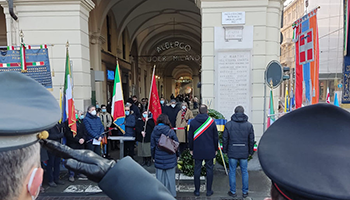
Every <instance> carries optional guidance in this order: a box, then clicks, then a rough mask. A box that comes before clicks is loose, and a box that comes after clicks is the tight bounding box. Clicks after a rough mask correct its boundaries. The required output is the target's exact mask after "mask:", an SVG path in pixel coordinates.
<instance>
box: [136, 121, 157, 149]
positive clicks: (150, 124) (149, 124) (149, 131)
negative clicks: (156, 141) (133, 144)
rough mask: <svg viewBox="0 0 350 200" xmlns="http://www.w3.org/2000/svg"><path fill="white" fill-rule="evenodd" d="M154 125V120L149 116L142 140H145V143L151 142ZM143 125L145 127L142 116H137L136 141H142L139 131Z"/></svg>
mask: <svg viewBox="0 0 350 200" xmlns="http://www.w3.org/2000/svg"><path fill="white" fill-rule="evenodd" d="M154 126H155V124H154V120H153V119H152V118H149V119H148V121H147V126H146V135H145V138H144V141H143V142H146V143H149V142H151V135H152V132H153V129H154ZM144 127H145V122H144V121H143V120H142V118H139V119H138V120H137V122H136V127H135V134H136V141H138V142H142V140H143V137H142V134H141V132H142V131H143V129H144Z"/></svg>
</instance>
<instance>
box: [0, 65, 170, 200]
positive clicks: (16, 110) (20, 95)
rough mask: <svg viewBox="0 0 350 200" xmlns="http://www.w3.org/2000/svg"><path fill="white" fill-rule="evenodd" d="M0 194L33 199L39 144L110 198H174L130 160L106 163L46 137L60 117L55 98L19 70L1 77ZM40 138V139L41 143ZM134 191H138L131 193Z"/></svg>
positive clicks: (38, 177)
mask: <svg viewBox="0 0 350 200" xmlns="http://www.w3.org/2000/svg"><path fill="white" fill-rule="evenodd" d="M0 94H1V95H0V103H1V104H2V107H3V108H2V112H0V163H1V167H0V196H1V199H2V200H16V199H17V200H30V199H32V200H33V199H35V198H36V197H37V196H38V194H39V190H40V185H41V183H42V177H43V170H42V169H41V168H40V146H39V143H38V141H40V143H41V144H42V145H43V146H44V147H45V148H47V149H49V150H50V151H51V152H52V153H54V154H56V155H58V156H61V157H62V158H65V159H67V163H66V167H67V168H68V169H70V170H73V171H75V172H78V173H82V174H85V175H86V176H87V177H88V178H89V179H90V180H92V181H95V182H98V183H99V186H100V188H101V189H102V190H103V191H104V192H105V193H106V194H107V195H108V196H109V197H110V198H112V199H125V200H135V199H143V200H148V199H149V200H156V199H165V200H167V199H171V200H173V199H174V198H173V197H172V195H171V194H170V193H169V191H168V190H167V189H166V188H165V187H164V186H163V185H162V184H161V183H160V182H159V181H158V180H156V179H155V178H154V177H152V175H150V174H149V173H148V172H147V171H146V170H144V169H143V168H142V167H141V166H140V165H139V164H137V163H136V162H134V161H133V160H132V159H131V158H130V157H127V158H124V159H122V160H120V161H119V162H115V161H113V160H106V159H104V158H102V157H100V156H98V155H97V154H95V153H93V152H92V151H90V150H73V149H71V148H69V147H67V146H64V145H61V144H60V143H58V142H55V141H51V140H43V139H44V138H46V137H47V132H45V131H43V130H47V129H49V128H51V127H53V126H54V125H55V124H56V123H57V121H58V120H59V118H60V108H59V106H58V103H57V101H56V99H55V98H54V97H53V96H52V95H51V93H50V92H48V91H47V89H46V88H44V87H43V86H42V85H41V84H39V83H38V82H36V81H35V80H33V79H31V78H29V77H28V76H26V75H23V74H21V73H19V72H1V73H0ZM40 139H41V140H40ZM135 190H136V191H137V192H135Z"/></svg>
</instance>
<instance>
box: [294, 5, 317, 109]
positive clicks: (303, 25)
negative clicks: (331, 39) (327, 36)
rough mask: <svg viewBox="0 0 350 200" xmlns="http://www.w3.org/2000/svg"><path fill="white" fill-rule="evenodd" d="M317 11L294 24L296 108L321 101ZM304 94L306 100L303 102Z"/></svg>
mask: <svg viewBox="0 0 350 200" xmlns="http://www.w3.org/2000/svg"><path fill="white" fill-rule="evenodd" d="M317 9H318V8H316V9H314V10H313V11H311V12H310V13H308V14H306V15H305V16H303V17H302V18H300V19H298V20H297V21H296V22H294V23H293V30H294V34H293V37H294V38H293V41H294V42H296V44H295V50H296V67H295V68H296V78H295V79H296V80H295V103H296V108H300V107H301V105H302V104H303V103H304V104H306V105H310V104H316V103H318V100H319V81H318V77H319V40H318V26H317ZM303 94H305V97H306V99H304V102H303Z"/></svg>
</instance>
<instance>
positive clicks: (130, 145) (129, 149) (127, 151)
mask: <svg viewBox="0 0 350 200" xmlns="http://www.w3.org/2000/svg"><path fill="white" fill-rule="evenodd" d="M134 147H135V141H124V156H130V157H132V158H134Z"/></svg>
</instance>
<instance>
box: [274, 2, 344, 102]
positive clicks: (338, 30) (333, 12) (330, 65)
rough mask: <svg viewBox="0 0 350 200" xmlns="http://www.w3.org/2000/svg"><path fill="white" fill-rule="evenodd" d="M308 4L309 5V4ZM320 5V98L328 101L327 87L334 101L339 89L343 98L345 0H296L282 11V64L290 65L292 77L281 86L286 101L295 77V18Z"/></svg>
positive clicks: (318, 13)
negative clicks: (341, 84)
mask: <svg viewBox="0 0 350 200" xmlns="http://www.w3.org/2000/svg"><path fill="white" fill-rule="evenodd" d="M306 5H307V7H306ZM318 6H320V9H319V10H318V11H317V23H318V31H319V44H320V64H319V69H320V70H319V71H320V74H319V80H320V81H319V83H320V85H319V91H320V92H319V100H320V102H326V98H327V88H329V91H330V98H331V101H332V102H333V101H334V95H335V93H338V100H339V102H340V97H341V88H339V87H338V85H339V84H340V83H341V79H342V69H343V67H342V66H343V55H344V54H343V38H344V35H343V0H337V1H316V0H309V1H308V4H306V2H305V0H294V1H292V2H290V3H289V4H288V5H286V7H285V8H284V15H283V21H284V23H283V28H282V29H281V32H282V34H283V43H282V45H281V64H282V65H284V66H287V67H290V69H291V76H290V80H288V81H285V82H284V84H283V85H282V87H281V88H280V91H281V96H280V99H281V100H282V101H283V99H284V95H285V88H286V86H287V87H288V88H289V91H291V89H292V88H294V80H295V70H294V69H295V43H294V42H293V41H292V38H293V28H292V24H293V23H294V22H295V20H297V19H299V18H300V17H302V16H303V15H305V14H306V13H307V12H308V11H311V10H312V9H313V8H316V7H318Z"/></svg>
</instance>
